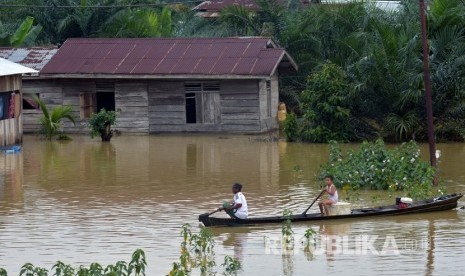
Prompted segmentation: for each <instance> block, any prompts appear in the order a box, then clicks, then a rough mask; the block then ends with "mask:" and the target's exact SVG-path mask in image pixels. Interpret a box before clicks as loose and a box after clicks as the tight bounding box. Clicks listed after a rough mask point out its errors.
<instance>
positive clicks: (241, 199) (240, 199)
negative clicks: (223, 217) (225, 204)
mask: <svg viewBox="0 0 465 276" xmlns="http://www.w3.org/2000/svg"><path fill="white" fill-rule="evenodd" d="M237 203H241V204H242V206H241V208H239V209H237V210H236V212H235V213H234V215H235V216H236V217H238V218H240V219H246V218H247V216H248V210H247V201H246V200H245V196H244V195H243V194H242V193H241V192H237V193H236V194H234V204H237Z"/></svg>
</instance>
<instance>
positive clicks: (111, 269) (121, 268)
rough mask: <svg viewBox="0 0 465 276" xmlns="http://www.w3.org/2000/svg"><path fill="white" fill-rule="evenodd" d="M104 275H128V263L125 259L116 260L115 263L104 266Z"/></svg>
mask: <svg viewBox="0 0 465 276" xmlns="http://www.w3.org/2000/svg"><path fill="white" fill-rule="evenodd" d="M105 275H109V276H110V275H111V276H124V275H129V271H128V265H127V263H126V262H125V261H118V262H117V263H116V264H115V265H108V266H107V267H106V268H105Z"/></svg>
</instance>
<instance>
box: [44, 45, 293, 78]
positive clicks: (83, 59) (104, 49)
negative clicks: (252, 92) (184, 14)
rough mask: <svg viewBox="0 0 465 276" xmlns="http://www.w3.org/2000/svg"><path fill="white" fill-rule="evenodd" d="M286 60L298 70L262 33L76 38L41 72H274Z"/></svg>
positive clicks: (172, 73) (167, 73)
mask: <svg viewBox="0 0 465 276" xmlns="http://www.w3.org/2000/svg"><path fill="white" fill-rule="evenodd" d="M282 61H283V64H284V63H285V65H284V66H287V67H293V69H295V70H296V69H297V68H296V66H295V63H294V62H293V61H292V58H291V57H290V56H289V55H288V54H287V53H286V51H285V50H284V49H282V48H276V47H275V44H274V43H273V42H272V41H271V40H270V39H268V38H261V37H251V38H141V39H134V38H133V39H129V38H125V39H115V38H95V39H89V38H73V39H68V40H66V41H65V43H64V44H63V45H62V46H61V47H60V49H59V51H58V52H57V53H56V54H55V55H54V56H53V58H52V59H51V60H50V61H49V62H48V63H47V64H46V66H45V67H44V68H43V69H42V70H41V74H42V75H44V74H68V75H69V74H73V75H76V74H81V75H82V74H112V75H114V74H118V75H152V76H157V75H158V76H166V75H172V76H174V75H178V76H179V75H183V76H185V75H188V76H189V75H190V76H222V75H237V76H238V75H241V76H269V75H272V74H273V73H274V72H275V70H276V68H277V67H278V65H279V64H280V63H281V62H282ZM289 61H290V63H289Z"/></svg>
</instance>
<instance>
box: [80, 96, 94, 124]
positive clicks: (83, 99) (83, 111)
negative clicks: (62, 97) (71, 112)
mask: <svg viewBox="0 0 465 276" xmlns="http://www.w3.org/2000/svg"><path fill="white" fill-rule="evenodd" d="M96 102H97V100H96V94H95V93H81V94H79V107H80V114H79V115H80V117H81V119H88V118H90V115H91V114H92V113H94V112H95V111H96Z"/></svg>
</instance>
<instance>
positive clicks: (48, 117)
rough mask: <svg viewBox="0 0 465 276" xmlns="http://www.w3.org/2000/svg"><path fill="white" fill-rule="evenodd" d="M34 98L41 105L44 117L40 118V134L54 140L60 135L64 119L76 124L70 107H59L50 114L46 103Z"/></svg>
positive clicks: (34, 96)
mask: <svg viewBox="0 0 465 276" xmlns="http://www.w3.org/2000/svg"><path fill="white" fill-rule="evenodd" d="M32 98H33V100H34V101H35V102H36V103H37V104H38V105H39V107H40V110H41V111H42V116H41V117H40V118H39V124H40V132H41V133H42V134H43V135H44V136H45V137H46V138H47V139H48V140H52V138H53V137H54V136H55V135H57V134H58V132H59V130H60V128H61V126H62V122H63V120H64V119H68V120H70V121H71V122H72V123H73V124H76V121H75V119H74V116H73V114H72V109H71V107H70V106H66V105H65V106H57V107H55V108H54V109H53V110H52V112H49V110H48V108H47V106H46V105H45V103H44V101H42V100H41V99H39V97H37V96H36V95H32ZM62 135H63V134H61V136H62Z"/></svg>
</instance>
